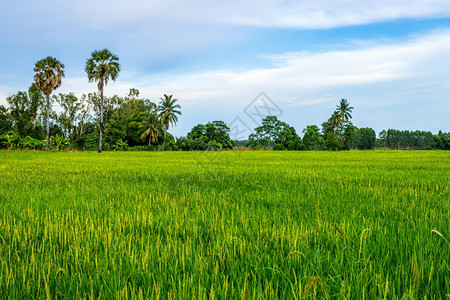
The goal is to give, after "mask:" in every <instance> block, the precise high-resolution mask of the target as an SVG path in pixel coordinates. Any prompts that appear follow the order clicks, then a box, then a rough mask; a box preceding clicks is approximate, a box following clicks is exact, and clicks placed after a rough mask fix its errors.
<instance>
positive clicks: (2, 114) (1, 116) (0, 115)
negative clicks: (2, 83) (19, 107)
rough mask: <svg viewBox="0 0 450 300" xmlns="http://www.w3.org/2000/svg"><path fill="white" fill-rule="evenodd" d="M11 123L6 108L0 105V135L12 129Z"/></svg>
mask: <svg viewBox="0 0 450 300" xmlns="http://www.w3.org/2000/svg"><path fill="white" fill-rule="evenodd" d="M12 125H13V124H12V121H11V116H10V114H9V113H8V110H7V109H6V108H5V107H4V106H3V105H0V135H2V134H3V133H5V132H8V131H10V130H12Z"/></svg>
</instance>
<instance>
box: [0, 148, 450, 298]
mask: <svg viewBox="0 0 450 300" xmlns="http://www.w3.org/2000/svg"><path fill="white" fill-rule="evenodd" d="M449 174H450V156H449V152H444V151H414V152H412V151H411V152H405V151H403V152H402V151H375V152H374V151H370V152H368V151H352V152H282V153H281V152H261V151H259V152H256V151H255V152H185V153H179V152H178V153H174V152H166V153H163V152H140V153H138V152H134V153H112V152H109V153H108V152H105V153H104V155H102V156H95V157H94V156H92V154H90V153H88V152H75V153H66V152H32V151H1V152H0V291H1V296H0V297H5V298H25V299H27V298H44V297H46V298H56V297H58V298H85V297H86V298H91V297H93V298H99V297H101V298H107V299H111V298H116V297H118V298H124V297H125V296H132V295H135V296H139V297H142V298H159V297H163V298H166V297H167V298H170V297H173V298H184V299H186V298H193V297H195V298H202V299H203V298H205V297H211V298H212V297H213V296H215V297H216V298H221V299H223V298H225V297H228V298H232V299H233V298H275V297H282V298H293V299H305V298H351V299H364V298H369V299H382V298H383V299H385V298H388V299H395V298H402V297H403V298H408V299H411V298H424V297H426V298H428V299H444V298H445V297H446V294H447V295H448V294H449V291H450V276H449V275H450V270H449V264H448V263H449V262H448V258H449V257H450V244H449V241H448V238H449V236H450V232H449V228H450V223H449V208H450V207H449V205H450V204H449V202H448V199H449V198H450V194H449V186H448V182H449V180H450V178H449Z"/></svg>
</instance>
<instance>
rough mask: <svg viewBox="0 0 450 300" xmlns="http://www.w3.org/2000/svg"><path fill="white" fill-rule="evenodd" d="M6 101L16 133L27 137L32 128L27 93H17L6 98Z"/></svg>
mask: <svg viewBox="0 0 450 300" xmlns="http://www.w3.org/2000/svg"><path fill="white" fill-rule="evenodd" d="M6 101H7V102H8V104H9V113H10V115H11V118H12V120H13V124H14V131H15V132H17V133H18V134H19V135H20V136H22V137H25V136H26V135H28V133H29V132H30V131H31V130H30V129H31V127H32V124H31V117H30V111H29V109H28V108H29V98H28V95H27V93H26V92H17V94H15V95H12V96H10V97H8V98H6Z"/></svg>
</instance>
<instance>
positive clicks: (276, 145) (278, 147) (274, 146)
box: [273, 144, 286, 151]
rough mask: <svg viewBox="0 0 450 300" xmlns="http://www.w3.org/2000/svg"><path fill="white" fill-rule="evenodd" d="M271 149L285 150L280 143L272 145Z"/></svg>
mask: <svg viewBox="0 0 450 300" xmlns="http://www.w3.org/2000/svg"><path fill="white" fill-rule="evenodd" d="M273 150H275V151H280V150H286V148H285V147H284V146H283V145H282V144H275V145H273Z"/></svg>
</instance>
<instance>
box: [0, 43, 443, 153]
mask: <svg viewBox="0 0 450 300" xmlns="http://www.w3.org/2000/svg"><path fill="white" fill-rule="evenodd" d="M85 71H86V74H87V77H88V80H89V81H90V82H97V89H98V91H97V92H92V93H88V94H87V95H86V94H83V95H82V96H81V97H80V98H78V97H77V96H75V95H74V94H73V93H69V94H62V93H59V94H55V93H54V91H55V90H56V89H57V88H58V87H60V86H61V84H62V78H64V76H65V74H64V64H62V63H61V62H60V61H58V60H57V59H56V58H54V57H51V56H49V57H46V58H44V59H41V60H39V61H38V62H36V64H35V67H34V72H35V75H34V82H33V83H32V84H31V86H30V87H29V89H28V90H27V91H20V92H18V93H17V94H14V95H12V96H10V97H8V98H7V99H6V101H7V103H8V107H7V108H6V107H4V106H0V148H6V149H35V150H43V149H45V150H49V149H55V150H62V149H79V150H97V151H98V152H102V151H103V149H106V150H162V151H165V150H186V151H189V150H190V151H194V150H224V149H225V150H226V149H233V148H236V147H238V148H239V147H240V148H242V147H246V148H248V149H273V150H350V149H374V148H377V147H378V148H388V149H445V150H449V149H450V134H449V133H443V132H442V131H439V133H438V134H437V135H433V134H432V133H431V132H429V131H408V130H403V131H400V130H395V129H389V130H383V131H381V132H380V133H379V136H378V138H377V136H376V133H375V131H374V130H373V129H372V128H358V127H356V126H355V125H353V123H352V122H351V119H352V112H353V109H354V108H353V107H351V106H350V103H349V102H348V100H347V99H341V100H340V101H339V103H338V105H336V108H335V110H334V111H333V112H332V114H331V116H330V117H329V118H328V120H326V121H325V122H323V123H322V124H321V128H319V127H318V126H317V125H308V126H307V127H306V128H305V129H303V131H302V133H303V138H302V137H300V135H299V134H298V133H297V132H296V130H295V128H294V127H292V126H290V125H289V124H287V123H286V122H283V121H282V120H279V119H278V118H277V117H276V116H267V117H265V118H264V119H263V120H262V121H261V125H260V126H258V127H256V128H254V131H253V133H251V134H250V135H249V137H248V139H247V140H245V141H235V140H233V139H232V137H231V136H230V128H229V127H228V125H227V124H226V123H225V122H223V121H218V120H217V121H212V122H208V123H206V124H198V125H196V126H194V127H193V128H192V129H191V131H190V132H189V133H188V134H187V135H186V136H185V137H179V138H174V137H173V136H172V135H171V134H170V133H169V132H168V130H169V127H170V126H173V125H176V123H177V122H178V116H180V115H181V107H180V105H179V104H177V102H178V99H175V98H173V95H167V94H164V95H163V97H161V98H160V101H159V103H154V102H152V101H150V100H149V99H145V98H140V97H139V90H138V89H135V88H132V89H130V91H129V93H128V95H127V96H125V97H120V96H118V95H115V96H113V97H105V96H104V93H103V92H104V87H105V86H106V85H107V84H108V82H110V81H115V80H116V79H117V77H118V74H119V72H120V65H119V58H118V57H117V56H116V55H114V54H113V53H111V52H110V51H109V50H107V49H103V50H99V51H94V52H92V53H91V57H90V58H89V59H88V60H87V61H86V65H85ZM55 102H56V103H58V104H59V106H60V108H61V109H60V110H59V112H57V111H55V110H54V109H53V104H54V103H55Z"/></svg>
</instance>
